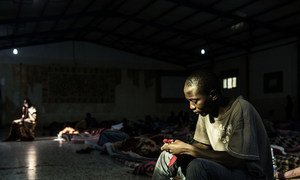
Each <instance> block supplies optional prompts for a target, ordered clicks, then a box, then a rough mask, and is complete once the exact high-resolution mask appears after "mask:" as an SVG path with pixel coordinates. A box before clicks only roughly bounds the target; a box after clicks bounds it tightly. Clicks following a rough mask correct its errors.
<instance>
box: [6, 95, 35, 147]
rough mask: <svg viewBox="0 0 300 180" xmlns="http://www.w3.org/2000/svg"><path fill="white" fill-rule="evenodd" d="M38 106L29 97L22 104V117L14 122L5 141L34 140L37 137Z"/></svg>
mask: <svg viewBox="0 0 300 180" xmlns="http://www.w3.org/2000/svg"><path fill="white" fill-rule="evenodd" d="M36 119H37V115H36V108H35V107H34V106H33V105H32V103H31V101H30V100H29V99H28V98H25V99H24V101H23V106H22V117H21V118H20V119H16V120H14V121H13V122H12V124H11V128H10V132H9V136H8V137H7V139H5V140H4V141H16V140H21V141H32V140H34V138H35V126H36Z"/></svg>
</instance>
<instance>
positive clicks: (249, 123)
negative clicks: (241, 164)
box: [227, 106, 259, 160]
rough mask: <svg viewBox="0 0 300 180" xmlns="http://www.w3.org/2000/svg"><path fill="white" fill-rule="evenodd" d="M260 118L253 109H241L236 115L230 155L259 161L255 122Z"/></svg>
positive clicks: (229, 144) (229, 149) (249, 107)
mask: <svg viewBox="0 0 300 180" xmlns="http://www.w3.org/2000/svg"><path fill="white" fill-rule="evenodd" d="M257 118H258V117H256V114H255V113H254V112H253V108H252V107H251V106H248V107H246V108H244V107H240V109H239V111H238V112H236V113H235V114H234V120H233V122H232V123H233V124H232V125H233V133H232V136H231V138H230V141H229V143H228V147H227V150H228V153H229V154H230V155H232V156H234V157H236V158H240V159H247V160H257V159H259V153H258V144H257V135H256V127H255V125H254V124H255V123H254V122H255V121H256V120H257Z"/></svg>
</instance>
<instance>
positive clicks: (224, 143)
mask: <svg viewBox="0 0 300 180" xmlns="http://www.w3.org/2000/svg"><path fill="white" fill-rule="evenodd" d="M184 94H185V98H186V99H187V100H188V101H189V107H190V109H191V110H192V111H193V112H194V113H196V114H199V117H198V122H197V125H196V130H195V134H194V140H195V143H193V144H187V143H185V142H183V141H180V140H167V141H165V144H164V145H163V146H162V148H161V149H162V150H163V152H162V153H161V155H160V157H159V159H158V161H157V163H156V167H155V170H154V173H153V176H152V177H153V178H152V179H153V180H160V179H170V177H174V176H180V177H182V178H186V179H187V180H199V179H267V180H271V179H273V176H274V175H273V167H272V156H271V148H270V144H269V140H268V137H267V133H266V131H265V129H264V125H263V123H262V120H261V117H260V116H259V114H258V112H257V111H256V110H255V108H254V107H253V106H252V105H251V104H250V103H249V102H248V101H246V100H244V99H243V98H242V97H238V98H236V99H233V100H230V99H227V98H225V97H224V96H223V95H222V93H221V87H220V82H219V81H218V79H217V78H216V76H215V75H214V74H212V73H209V72H204V71H203V72H201V71H200V72H196V73H193V74H192V75H190V76H189V77H188V78H187V79H186V81H185V84H184ZM174 157H175V158H174ZM176 158H177V159H176ZM174 162H175V163H174Z"/></svg>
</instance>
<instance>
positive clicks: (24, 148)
mask: <svg viewBox="0 0 300 180" xmlns="http://www.w3.org/2000/svg"><path fill="white" fill-rule="evenodd" d="M1 134H2V133H1ZM55 138H56V137H37V138H36V140H35V141H33V142H0V179H1V180H2V179H3V180H4V179H12V180H16V179H29V180H34V179H55V180H60V179H84V180H86V179H100V180H102V179H103V180H106V179H107V180H118V179H122V180H130V179H132V180H144V179H145V180H149V179H151V178H150V177H149V176H141V175H133V174H132V173H131V172H132V170H133V169H132V168H129V167H127V166H125V165H123V164H120V163H119V162H116V161H114V160H112V159H111V158H110V157H109V156H108V155H101V154H100V153H99V151H94V152H92V153H91V154H77V153H75V151H76V150H78V149H81V148H82V147H83V146H84V145H83V144H73V143H71V142H60V141H54V139H55ZM1 139H4V137H3V136H2V137H1Z"/></svg>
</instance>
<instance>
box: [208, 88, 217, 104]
mask: <svg viewBox="0 0 300 180" xmlns="http://www.w3.org/2000/svg"><path fill="white" fill-rule="evenodd" d="M218 97H219V94H218V92H217V91H216V90H215V89H213V90H211V91H210V93H209V98H211V100H213V101H215V100H217V99H218Z"/></svg>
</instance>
